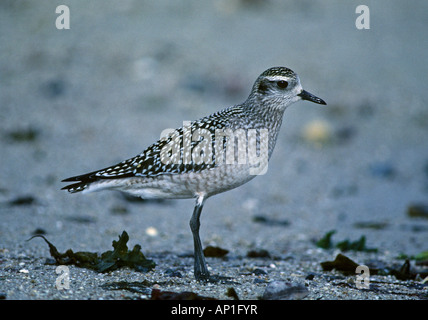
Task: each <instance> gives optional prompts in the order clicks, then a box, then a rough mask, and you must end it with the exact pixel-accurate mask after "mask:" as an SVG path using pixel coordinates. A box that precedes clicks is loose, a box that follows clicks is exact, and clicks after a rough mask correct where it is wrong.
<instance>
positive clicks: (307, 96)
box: [298, 90, 327, 105]
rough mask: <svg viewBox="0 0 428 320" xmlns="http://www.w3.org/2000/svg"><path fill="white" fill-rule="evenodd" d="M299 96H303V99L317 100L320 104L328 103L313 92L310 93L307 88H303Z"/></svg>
mask: <svg viewBox="0 0 428 320" xmlns="http://www.w3.org/2000/svg"><path fill="white" fill-rule="evenodd" d="M298 96H299V97H300V98H302V100H308V101H312V102H315V103H318V104H325V105H326V104H327V103H325V101H324V100H323V99H320V98H318V97H316V96H314V95H313V94H312V93H309V92H307V91H306V90H302V92H300V93H299V94H298Z"/></svg>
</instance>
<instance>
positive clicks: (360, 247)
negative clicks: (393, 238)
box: [316, 230, 377, 252]
mask: <svg viewBox="0 0 428 320" xmlns="http://www.w3.org/2000/svg"><path fill="white" fill-rule="evenodd" d="M335 233H336V230H331V231H329V232H327V233H326V234H325V235H324V237H322V238H321V239H320V240H318V241H317V242H316V246H317V247H318V248H322V249H331V248H333V247H336V248H338V249H340V250H341V251H348V250H352V251H365V252H377V249H376V248H368V247H366V237H365V236H361V237H360V238H359V239H358V240H355V241H350V240H349V239H345V240H343V241H340V242H338V243H337V244H336V245H334V244H333V241H332V240H331V237H332V236H333V234H335Z"/></svg>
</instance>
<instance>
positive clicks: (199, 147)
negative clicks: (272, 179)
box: [62, 67, 326, 282]
mask: <svg viewBox="0 0 428 320" xmlns="http://www.w3.org/2000/svg"><path fill="white" fill-rule="evenodd" d="M299 100H307V101H311V102H314V103H317V104H320V105H326V102H325V101H324V100H322V99H321V98H318V97H317V96H315V95H313V94H311V93H309V92H308V91H306V90H303V88H302V85H301V83H300V78H299V76H298V75H297V73H295V72H294V71H292V70H291V69H289V68H286V67H272V68H269V69H267V70H266V71H264V72H263V73H261V74H260V76H259V77H258V78H257V79H256V81H255V82H254V85H253V87H252V89H251V92H250V94H249V96H248V98H247V99H246V100H245V101H244V102H243V103H240V104H236V105H233V106H230V107H227V108H225V109H222V110H220V111H217V112H215V113H213V114H211V115H208V116H206V117H203V118H200V119H199V120H195V121H185V122H183V126H182V127H180V128H178V129H175V130H169V132H168V134H165V135H164V136H163V137H161V138H160V139H159V140H158V141H156V142H155V143H153V144H152V145H150V146H149V147H147V148H146V149H145V150H144V151H142V152H141V153H139V154H138V155H136V156H135V157H133V158H129V159H127V160H124V161H122V162H120V163H118V164H116V165H113V166H109V167H106V168H104V169H100V170H96V171H92V172H89V173H86V174H83V175H78V176H73V177H70V178H67V179H64V180H62V181H63V182H73V183H72V184H69V185H67V186H65V187H63V188H62V190H68V191H69V192H71V193H77V192H82V193H87V192H92V191H99V190H106V189H109V190H118V191H121V192H124V193H127V194H130V195H133V196H137V197H141V198H143V199H192V198H193V199H195V205H194V209H193V214H192V216H191V219H190V223H189V225H190V230H191V232H192V235H193V244H194V277H195V279H196V280H198V281H202V282H215V281H218V279H219V276H212V275H211V274H210V272H209V271H208V268H207V264H206V260H205V257H204V253H203V249H202V243H201V239H200V235H199V229H200V217H201V213H202V208H203V207H204V204H205V201H206V200H207V199H208V198H210V197H212V196H214V195H216V194H219V193H222V192H225V191H228V190H231V189H234V188H236V187H238V186H241V185H243V184H244V183H246V182H248V181H250V180H252V179H253V178H255V177H256V176H258V175H263V174H264V173H266V171H267V168H268V162H269V159H270V157H271V155H272V152H273V150H274V148H275V144H276V140H277V137H278V133H279V130H280V127H281V124H282V120H283V114H284V111H285V109H286V108H287V107H288V106H290V105H291V104H293V103H295V102H297V101H299Z"/></svg>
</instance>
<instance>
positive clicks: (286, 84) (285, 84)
mask: <svg viewBox="0 0 428 320" xmlns="http://www.w3.org/2000/svg"><path fill="white" fill-rule="evenodd" d="M276 84H277V86H278V87H280V88H281V89H285V88H287V87H288V82H287V81H285V80H280V81H278V82H277V83H276Z"/></svg>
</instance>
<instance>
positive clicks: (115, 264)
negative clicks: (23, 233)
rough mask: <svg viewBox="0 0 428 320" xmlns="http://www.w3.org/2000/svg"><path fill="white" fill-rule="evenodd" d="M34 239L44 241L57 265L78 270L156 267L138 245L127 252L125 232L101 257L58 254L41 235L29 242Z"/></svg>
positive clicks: (148, 268)
mask: <svg viewBox="0 0 428 320" xmlns="http://www.w3.org/2000/svg"><path fill="white" fill-rule="evenodd" d="M35 237H40V238H42V239H43V240H45V242H46V243H47V244H48V246H49V252H50V254H51V256H52V257H53V258H54V259H55V263H56V264H58V265H75V266H77V267H79V268H87V269H91V270H95V271H97V272H109V271H113V270H116V269H119V268H121V267H129V268H131V269H134V270H136V271H140V272H148V271H150V270H152V269H153V268H154V267H155V266H156V264H155V263H154V262H153V261H152V260H149V259H146V257H145V256H144V254H143V253H142V252H141V246H140V245H138V244H137V245H135V246H134V248H133V249H132V250H131V251H130V250H128V246H127V245H126V243H127V242H128V240H129V236H128V234H127V233H126V231H123V232H122V235H120V236H119V240H118V241H115V240H113V248H114V250H112V251H106V252H104V253H102V254H101V255H99V254H98V253H94V252H86V251H79V252H73V250H71V249H68V250H67V251H66V252H65V253H60V252H59V251H58V250H57V248H56V247H55V246H54V245H53V244H52V243H50V242H49V241H48V240H47V239H46V238H45V237H44V236H43V235H35V236H33V237H31V238H30V239H29V240H31V239H33V238H35Z"/></svg>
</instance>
